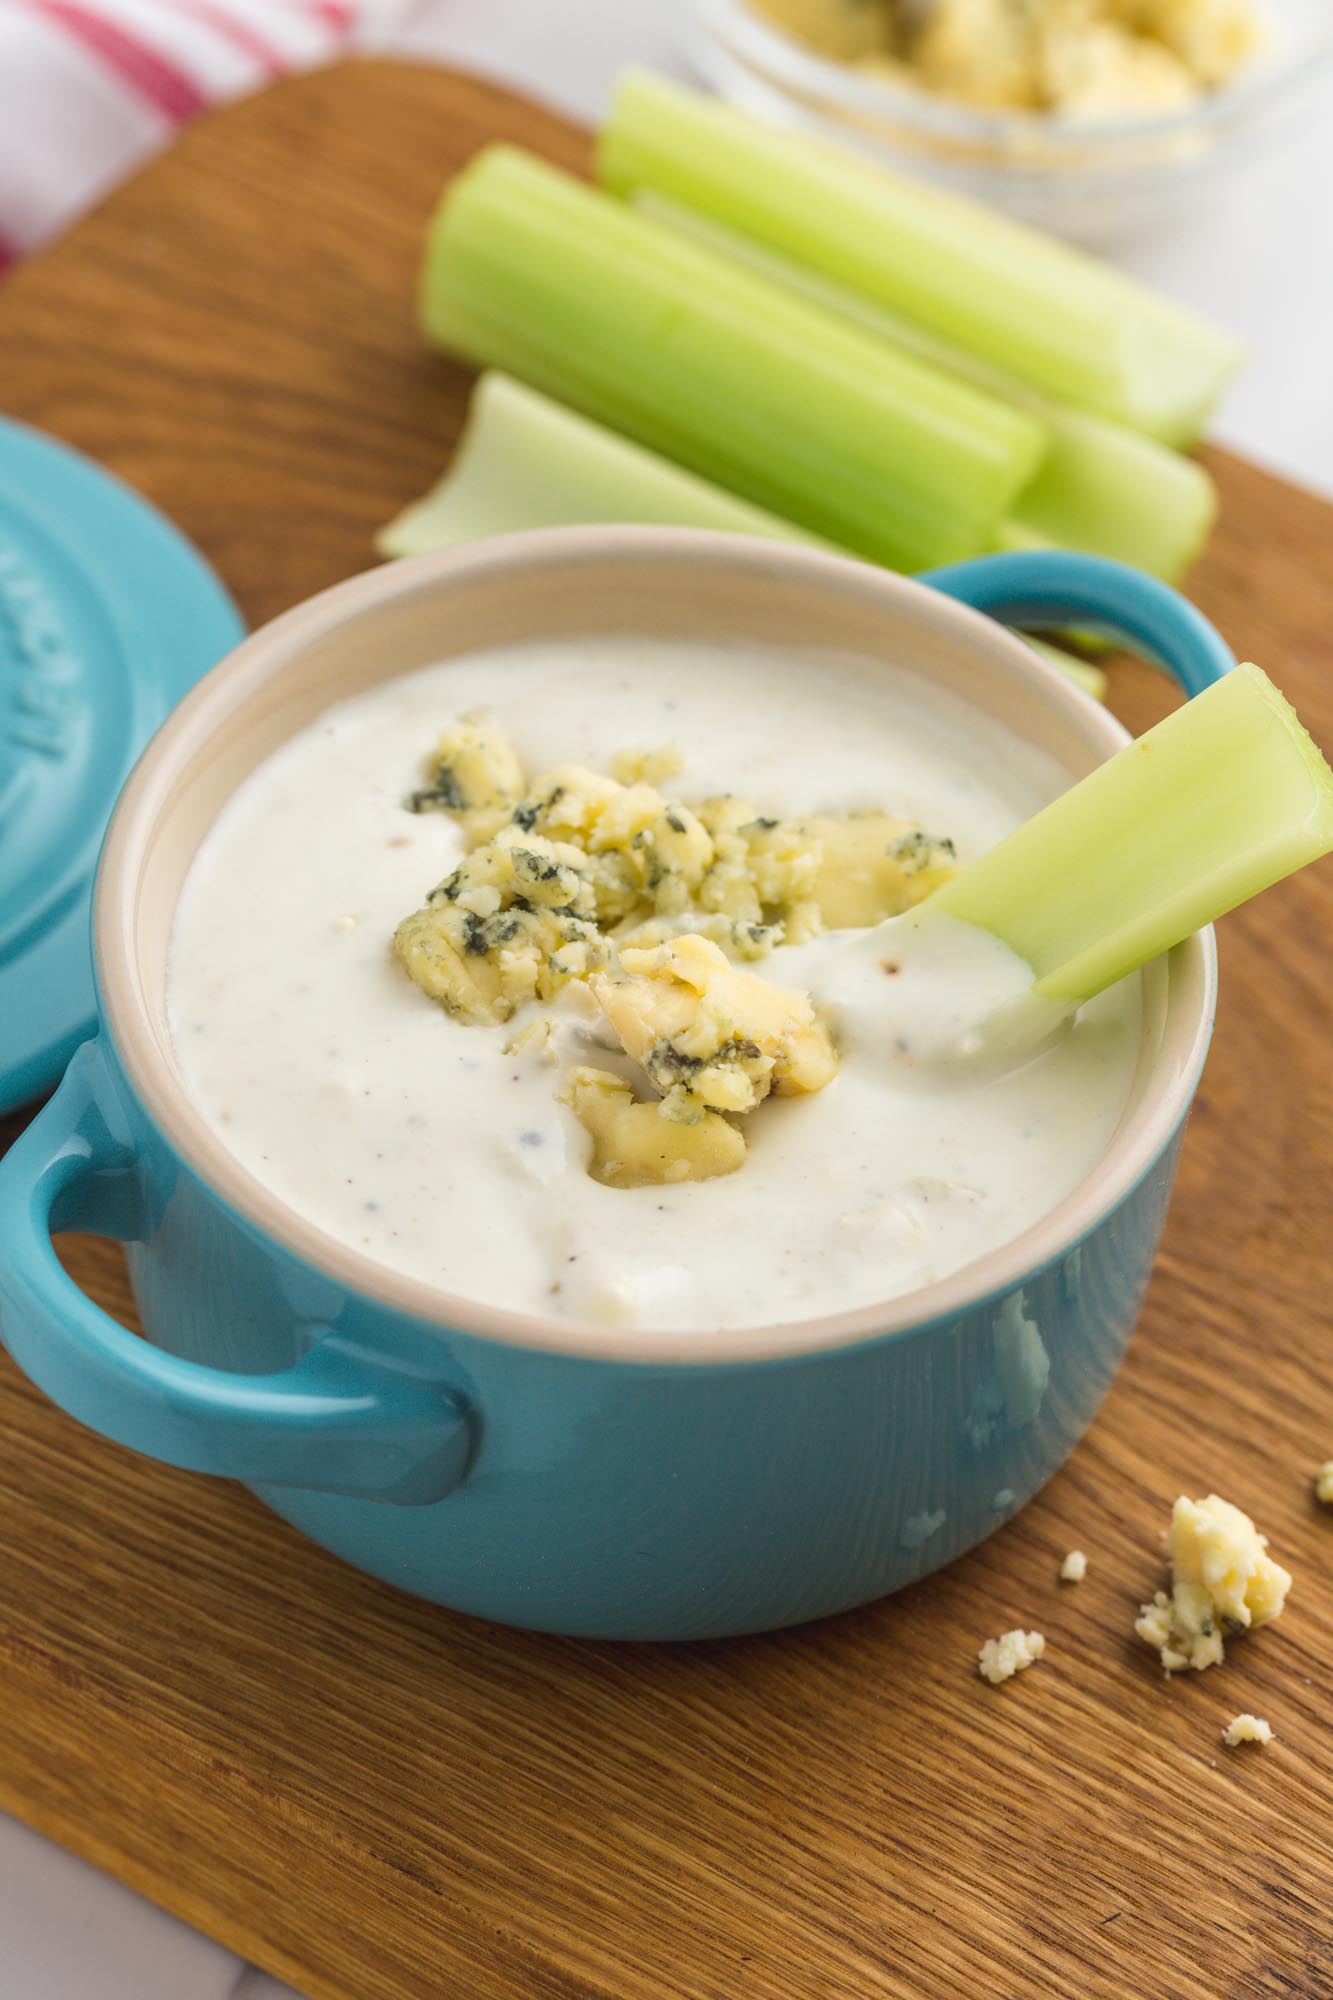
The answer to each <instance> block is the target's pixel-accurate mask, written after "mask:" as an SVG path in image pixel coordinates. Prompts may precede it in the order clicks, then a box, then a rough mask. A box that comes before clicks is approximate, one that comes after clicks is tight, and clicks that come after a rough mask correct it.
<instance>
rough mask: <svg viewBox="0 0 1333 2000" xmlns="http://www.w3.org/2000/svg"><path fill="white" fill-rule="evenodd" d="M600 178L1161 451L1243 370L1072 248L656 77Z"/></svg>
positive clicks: (1226, 338)
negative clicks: (1126, 429) (793, 266)
mask: <svg viewBox="0 0 1333 2000" xmlns="http://www.w3.org/2000/svg"><path fill="white" fill-rule="evenodd" d="M598 172H599V176H600V178H601V180H602V182H603V184H604V185H605V186H607V187H609V188H611V189H612V190H613V191H614V192H615V193H617V194H620V195H622V196H627V195H630V194H632V193H633V192H634V190H635V189H636V188H643V187H652V188H656V189H658V190H659V191H660V192H662V193H664V194H669V195H671V196H673V197H675V199H677V200H678V201H681V202H683V203H685V204H686V205H687V206H688V207H691V208H695V209H699V210H702V211H703V212H704V213H706V214H709V215H712V216H714V217H716V218H717V219H718V220H719V221H722V222H726V223H728V224H730V225H731V227H733V228H734V229H737V230H739V231H740V232H741V233H742V234H743V235H747V236H751V237H753V238H755V239H756V240H757V241H759V242H761V243H765V244H767V245H768V246H769V247H770V248H771V249H774V250H777V251H779V252H780V253H781V254H782V255H784V256H786V257H789V258H791V259H792V260H793V261H794V262H795V263H798V264H804V265H807V266H808V267H809V268H810V269H811V270H814V271H818V272H820V273H821V274H822V275H823V276H825V277H827V278H831V279H833V280H834V281H835V282H836V283H838V284H841V285H844V286H846V287H847V288H848V289H849V290H850V291H853V292H856V293H860V294H862V295H863V296H864V297H866V298H868V299H871V300H873V301H874V302H875V303H876V304H879V305H884V306H888V307H891V308H892V309H893V310H895V311H898V312H902V313H905V314H907V315H908V316H909V317H910V318H912V319H914V320H917V321H919V322H920V324H921V325H923V326H925V327H927V328H929V329H930V330H932V331H933V332H935V333H937V334H941V335H943V336H944V337H945V338H947V339H948V340H951V341H953V342H954V343H955V344H956V345H958V346H959V347H963V348H966V349H968V350H970V351H971V352H973V353H975V354H976V355H978V356H979V357H980V358H981V359H983V360H985V361H988V362H990V363H992V364H993V365H994V366H996V367H999V368H1003V369H1005V370H1006V371H1008V372H1009V373H1010V374H1013V375H1017V376H1019V377H1020V378H1021V379H1022V380H1023V381H1026V382H1029V383H1031V384H1032V385H1033V386H1034V387H1036V388H1038V389H1040V390H1042V391H1043V392H1044V393H1046V394H1048V395H1050V396H1053V397H1057V398H1059V399H1060V400H1061V401H1064V402H1069V403H1074V404H1076V405H1078V406H1080V407H1082V408H1086V409H1089V410H1095V411H1097V412H1098V413H1099V414H1101V415H1102V416H1106V417H1110V418H1112V419H1114V420H1115V421H1117V422H1120V423H1125V424H1128V425H1129V426H1130V427H1131V428H1132V429H1135V430H1141V431H1145V432H1147V433H1148V434H1149V435H1150V436H1152V437H1157V438H1161V439H1163V440H1164V441H1165V442H1166V443H1169V444H1183V443H1188V442H1190V441H1192V440H1193V439H1194V438H1195V437H1196V436H1197V435H1198V433H1199V431H1200V430H1201V428H1202V426H1203V424H1204V422H1205V420H1206V418H1207V417H1208V415H1209V413H1210V412H1211V410H1212V408H1213V406H1214V404H1215V403H1216V401H1217V399H1218V397H1219V395H1220V394H1221V391H1222V389H1223V387H1224V386H1225V384H1226V382H1227V380H1228V379H1229V377H1230V376H1231V374H1232V373H1233V372H1234V370H1235V368H1236V367H1237V366H1238V364H1239V362H1240V359H1241V349H1240V347H1239V344H1238V343H1237V342H1236V341H1235V340H1234V339H1233V338H1232V337H1231V336H1230V335H1229V334H1226V333H1223V332H1222V331H1221V330H1220V329H1218V328H1216V327H1213V326H1210V325H1209V324H1208V323H1207V322H1206V321H1204V320H1201V319H1198V318H1196V317H1195V316H1194V315H1193V314H1191V313H1189V312H1187V311H1185V309H1184V308H1183V307H1180V306H1177V305H1175V304H1173V303H1172V302H1171V301H1169V300H1167V299H1164V298H1161V297H1160V296H1159V295H1158V294H1156V293H1155V292H1153V291H1151V290H1149V289H1148V288H1147V287H1146V286H1143V285H1140V284H1138V283H1136V282H1135V281H1134V280H1133V279H1131V278H1129V277H1126V276H1125V275H1124V274H1123V273H1121V272H1118V271H1115V270H1112V269H1111V268H1110V266H1108V265H1106V264H1102V263H1100V262H1098V260H1097V259H1096V258H1093V257H1090V256H1088V255H1086V253H1084V252H1082V251H1079V250H1075V249H1073V248H1071V247H1070V246H1069V245H1068V244H1064V243H1060V242H1057V241H1056V240H1055V239H1054V238H1053V237H1048V236H1045V235H1043V234H1042V233H1041V232H1040V231H1037V230H1033V229H1029V228H1027V227H1026V226H1025V225H1023V224H1021V223H1018V222H1014V221H1012V220H1010V219H1009V218H1008V217H1005V216H1001V215H998V214H996V213H993V212H992V211H991V210H989V209H986V208H983V207H981V206H980V205H978V204H976V203H973V202H969V201H966V200H962V199H960V198H959V197H958V196H955V195H951V194H946V193H944V192H942V191H941V190H939V189H937V188H930V187H926V186H923V185H921V184H919V183H917V182H914V181H910V180H908V179H906V178H904V177H902V176H900V175H898V174H895V173H893V172H891V171H889V170H888V169H885V168H880V167H876V166H873V165H871V164H870V163H869V162H868V161H865V160H863V159H860V158H858V157H856V156H855V155H853V154H851V153H848V152H843V151H841V150H839V149H836V148H834V147H832V146H829V145H827V144H825V143H822V142H820V141H818V140H815V139H811V138H808V137H806V136H804V135H802V134H796V133H792V132H790V131H787V130H778V129H776V128H774V127H771V126H768V125H764V124H761V123H759V122H758V121H756V120H754V119H751V118H748V117H746V116H745V115H744V114H743V113H741V112H738V111H735V110H733V109H732V108H731V107H729V106H727V105H725V104H723V103H721V102H720V101H719V100H716V99H712V98H705V97H702V96H699V95H697V94H696V93H695V92H693V91H689V90H685V89H682V88H680V87H679V86H677V85H675V84H670V83H667V82H665V81H664V80H663V79H661V78H659V77H653V76H649V75H646V74H643V73H637V74H631V75H630V76H628V77H627V78H625V79H624V80H623V81H622V83H621V85H620V88H619V90H618V92H617V94H616V98H615V101H614V104H613V106H612V110H611V116H610V119H609V121H608V123H607V125H606V126H605V128H604V130H603V132H602V135H601V141H600V149H599V158H598Z"/></svg>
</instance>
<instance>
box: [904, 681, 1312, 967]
mask: <svg viewBox="0 0 1333 2000" xmlns="http://www.w3.org/2000/svg"><path fill="white" fill-rule="evenodd" d="M1330 849H1333V771H1330V770H1329V768H1328V765H1327V764H1326V763H1325V762H1324V759H1323V757H1322V756H1321V754H1320V752H1319V751H1318V749H1317V748H1316V747H1315V745H1314V744H1313V743H1312V742H1311V740H1310V738H1309V736H1308V735H1307V734H1306V732H1305V730H1304V728H1303V727H1302V725H1301V723H1300V720H1299V719H1298V717H1297V716H1296V714H1295V711H1294V710H1293V709H1292V708H1291V707H1290V706H1289V705H1288V703H1287V702H1286V701H1285V700H1284V699H1283V697H1282V696H1281V695H1280V694H1279V693H1278V691H1277V689H1276V688H1275V687H1274V686H1273V684H1272V682H1271V681H1270V680H1269V679H1268V677H1267V676H1266V675H1265V674H1263V673H1261V672H1260V670H1259V668H1258V667H1254V666H1245V667H1237V668H1235V669H1234V670H1233V671H1232V672H1231V673H1229V674H1228V675H1227V676H1226V677H1225V679H1223V680H1220V681H1218V682H1217V684H1216V685H1215V686H1213V687H1210V688H1208V689H1206V690H1205V691H1204V693H1203V694H1199V695H1196V696H1195V697H1194V699H1193V701H1189V702H1186V703H1185V705H1184V707H1183V708H1180V709H1177V710H1176V711H1175V713H1174V714H1172V715H1169V716H1168V717H1167V719H1166V721H1165V722H1159V723H1158V725H1157V727H1156V728H1155V729H1150V730H1149V731H1148V733H1147V735H1146V736H1141V737H1140V738H1139V740H1138V741H1137V742H1136V743H1131V744H1129V745H1127V747H1126V748H1125V749H1123V750H1121V751H1120V752H1119V753H1118V754H1117V755H1116V756H1115V757H1113V758H1111V760H1110V762H1109V763H1106V764H1103V765H1101V766H1100V767H1099V768H1098V769H1097V770H1096V771H1094V772H1093V773H1092V774H1091V776H1089V777H1087V778H1084V779H1083V781H1082V782H1081V783H1080V784H1077V785H1075V786H1074V787H1073V789H1072V790H1071V791H1068V792H1066V793H1065V794H1064V795H1063V797H1061V798H1058V799H1057V800H1056V801H1055V802H1054V804H1053V805H1049V806H1047V807H1046V808H1045V810H1044V811H1043V812H1039V813H1038V814H1037V816H1036V818H1035V819H1030V820H1028V822H1027V823H1026V825H1024V826H1021V827H1020V828H1019V829H1018V831H1017V832H1016V833H1012V834H1010V835H1009V837H1008V838H1007V839H1006V840H1002V841H1001V842H1000V843H999V845H998V846H997V847H993V848H991V849H990V851H989V853H987V854H983V855H982V856H981V858H980V859H979V860H977V861H974V862H973V863H972V864H971V866H970V867H968V868H965V869H964V870H963V872H962V874H961V875H957V876H955V877H954V879H953V881H952V882H947V883H946V884H945V885H944V887H943V888H942V889H937V890H936V892H935V894H934V896H933V897H932V898H931V901H930V908H931V909H938V910H939V911H941V912H942V913H943V914H944V915H946V916H951V917H958V918H961V919H962V920H963V921H964V922H965V923H970V924H976V925H978V926H979V927H980V928H981V929H983V930H988V931H991V932H992V933H993V934H994V935H995V936H996V937H998V938H1000V939H1002V940H1003V942H1004V943H1005V944H1007V945H1008V946H1009V947H1010V949H1011V950H1013V951H1016V952H1017V953H1018V955H1019V957H1020V958H1025V959H1026V960H1027V962H1028V964H1029V965H1030V966H1031V967H1032V970H1033V973H1034V975H1035V978H1036V986H1035V991H1036V993H1037V994H1038V995H1039V996H1041V997H1043V998H1046V999H1051V1000H1057V1001H1082V1000H1090V999H1091V998H1092V996H1093V995H1094V994H1096V993H1100V992H1101V991H1102V989H1103V988H1104V987H1107V986H1110V985H1113V984H1114V982H1115V981H1116V980H1117V979H1122V978H1123V977H1124V976H1125V974H1126V973H1128V972H1133V971H1134V970H1135V969H1136V968H1137V967H1138V966H1140V965H1144V964H1146V963H1147V961H1148V960H1149V959H1150V958H1156V957H1157V956H1158V954H1159V953H1161V952H1164V951H1166V950H1168V949H1169V948H1170V947H1171V946H1172V945H1174V944H1178V943H1179V942H1180V940H1181V939H1182V938H1185V937H1188V936H1189V935H1190V933H1191V932H1192V931H1196V930H1198V929H1200V928H1201V927H1202V926H1203V925H1204V924H1208V923H1211V922H1212V921H1213V919H1214V918H1216V917H1220V916H1223V915H1225V913H1226V912H1227V911H1228V910H1231V909H1234V908H1235V907H1236V905H1237V904H1238V903H1243V902H1246V901H1247V900H1248V899H1249V898H1250V897H1251V896H1254V895H1257V894H1258V892H1259V891H1260V890H1261V889H1266V888H1268V887H1269V886H1270V884H1271V883H1274V882H1279V881H1281V879H1282V878H1283V876H1284V875H1290V874H1292V873H1293V872H1294V871H1295V870H1296V869H1297V868H1302V867H1304V866H1305V864H1306V862H1308V861H1314V860H1317V859H1318V857H1319V856H1320V855H1321V854H1327V853H1328V852H1329V851H1330Z"/></svg>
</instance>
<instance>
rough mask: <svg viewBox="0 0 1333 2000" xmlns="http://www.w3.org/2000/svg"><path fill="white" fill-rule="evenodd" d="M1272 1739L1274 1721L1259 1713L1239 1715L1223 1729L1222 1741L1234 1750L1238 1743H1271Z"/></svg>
mask: <svg viewBox="0 0 1333 2000" xmlns="http://www.w3.org/2000/svg"><path fill="white" fill-rule="evenodd" d="M1272 1740H1273V1725H1272V1723H1271V1722H1265V1721H1264V1719H1263V1717H1262V1716H1259V1715H1237V1716H1235V1717H1234V1718H1233V1719H1232V1720H1231V1721H1230V1722H1229V1723H1228V1724H1227V1726H1226V1728H1225V1729H1224V1730H1223V1731H1222V1741H1223V1742H1224V1743H1225V1744H1226V1746H1227V1748H1228V1749H1229V1750H1234V1749H1235V1748H1236V1745H1237V1744H1238V1743H1271V1742H1272Z"/></svg>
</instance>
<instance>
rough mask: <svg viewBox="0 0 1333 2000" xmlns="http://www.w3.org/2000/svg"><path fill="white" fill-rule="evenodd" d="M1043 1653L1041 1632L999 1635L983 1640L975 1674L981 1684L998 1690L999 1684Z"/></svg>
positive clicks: (1043, 1641) (1022, 1669) (1044, 1646)
mask: <svg viewBox="0 0 1333 2000" xmlns="http://www.w3.org/2000/svg"><path fill="white" fill-rule="evenodd" d="M1045 1651H1046V1639H1045V1635H1044V1634H1043V1633H1041V1632H1024V1631H1022V1630H1015V1631H1013V1632H1002V1633H1001V1635H1000V1637H999V1638H998V1639H987V1641H986V1643H985V1645H984V1646H983V1647H982V1649H981V1651H980V1652H979V1653H978V1655H977V1670H978V1672H979V1673H980V1675H981V1678H982V1680H984V1681H989V1682H990V1684H991V1686H992V1687H998V1686H999V1685H1000V1682H1001V1681H1007V1680H1012V1679H1013V1677H1014V1675H1015V1674H1021V1673H1022V1672H1023V1671H1024V1669H1025V1668H1027V1667H1030V1666H1031V1665H1032V1663H1033V1661H1034V1660H1039V1659H1040V1658H1041V1657H1042V1655H1043V1654H1044V1653H1045Z"/></svg>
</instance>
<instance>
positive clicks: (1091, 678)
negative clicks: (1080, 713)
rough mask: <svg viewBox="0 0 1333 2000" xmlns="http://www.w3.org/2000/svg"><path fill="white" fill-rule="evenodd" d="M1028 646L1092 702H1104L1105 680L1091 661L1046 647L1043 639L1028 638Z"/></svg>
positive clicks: (1103, 675)
mask: <svg viewBox="0 0 1333 2000" xmlns="http://www.w3.org/2000/svg"><path fill="white" fill-rule="evenodd" d="M1025 636H1026V635H1025ZM1028 644H1029V646H1031V648H1032V650H1033V652H1034V653H1039V654H1040V655H1041V657H1042V659H1043V660H1045V661H1046V662H1047V664H1048V665H1049V666H1052V667H1058V668H1059V669H1060V672H1061V673H1062V674H1067V675H1068V677H1069V679H1070V680H1071V681H1072V682H1073V683H1074V686H1075V687H1080V688H1082V690H1083V692H1084V694H1090V695H1091V696H1092V698H1093V700H1094V701H1105V700H1106V689H1107V678H1106V674H1105V672H1104V671H1103V669H1102V668H1101V667H1095V666H1093V664H1092V662H1091V660H1080V659H1079V657H1078V655H1077V653H1066V652H1065V651H1064V650H1063V648H1062V647H1060V646H1051V645H1048V644H1047V642H1046V640H1045V639H1033V638H1028Z"/></svg>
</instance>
